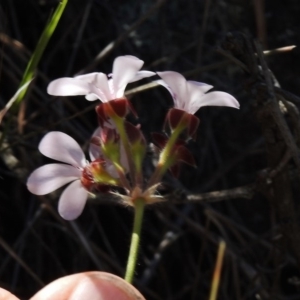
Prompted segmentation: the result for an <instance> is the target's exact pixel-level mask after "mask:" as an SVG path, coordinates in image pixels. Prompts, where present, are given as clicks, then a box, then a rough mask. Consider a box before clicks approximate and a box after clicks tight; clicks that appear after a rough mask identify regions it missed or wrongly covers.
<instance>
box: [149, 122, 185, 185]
mask: <svg viewBox="0 0 300 300" xmlns="http://www.w3.org/2000/svg"><path fill="white" fill-rule="evenodd" d="M184 129H185V127H183V126H178V127H177V128H176V129H175V130H174V131H173V132H172V134H171V136H170V138H169V140H168V142H167V144H166V146H165V147H164V149H163V150H162V152H161V153H160V156H159V161H158V163H157V166H156V169H155V171H154V173H153V174H152V176H151V178H150V179H149V182H148V185H147V187H148V188H149V187H151V186H153V185H154V184H156V183H158V182H159V181H160V179H161V178H162V176H163V175H164V174H165V172H166V171H167V169H168V168H169V166H168V164H167V163H166V162H167V160H168V159H170V154H171V151H172V149H173V147H174V145H175V144H176V141H177V139H178V137H179V136H180V134H181V133H182V132H183V130H184Z"/></svg>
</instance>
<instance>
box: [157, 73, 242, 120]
mask: <svg viewBox="0 0 300 300" xmlns="http://www.w3.org/2000/svg"><path fill="white" fill-rule="evenodd" d="M157 74H158V75H159V76H160V77H161V78H162V80H158V83H159V84H161V85H163V86H164V87H166V88H167V89H168V91H169V92H170V93H171V95H172V97H173V99H174V108H177V109H181V110H184V111H186V112H187V113H189V114H195V113H196V112H197V110H198V109H199V108H200V107H202V106H229V107H233V108H239V107H240V105H239V103H238V101H237V100H236V99H235V98H234V97H233V96H231V95H230V94H227V93H225V92H210V93H208V94H206V92H208V91H209V90H210V89H212V88H213V86H211V85H208V84H206V83H202V82H197V81H187V80H186V79H185V78H184V77H183V76H182V75H181V74H180V73H177V72H173V71H166V72H157Z"/></svg>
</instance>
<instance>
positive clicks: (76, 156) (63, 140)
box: [39, 131, 86, 167]
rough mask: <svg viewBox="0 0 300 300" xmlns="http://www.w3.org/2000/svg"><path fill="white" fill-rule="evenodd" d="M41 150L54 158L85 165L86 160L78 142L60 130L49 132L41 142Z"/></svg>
mask: <svg viewBox="0 0 300 300" xmlns="http://www.w3.org/2000/svg"><path fill="white" fill-rule="evenodd" d="M39 150H40V152H41V153H42V154H43V155H45V156H47V157H49V158H52V159H56V160H58V161H61V162H65V163H69V164H71V165H73V166H76V167H84V166H85V165H86V160H85V156H84V153H83V151H82V149H81V148H80V146H79V145H78V143H77V142H76V141H75V140H74V139H73V138H71V137H70V136H69V135H67V134H65V133H63V132H60V131H51V132H49V133H47V134H46V135H45V136H44V138H43V139H42V140H41V142H40V144H39Z"/></svg>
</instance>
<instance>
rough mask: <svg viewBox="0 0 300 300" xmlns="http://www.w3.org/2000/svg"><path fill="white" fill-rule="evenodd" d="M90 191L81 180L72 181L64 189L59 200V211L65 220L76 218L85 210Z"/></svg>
mask: <svg viewBox="0 0 300 300" xmlns="http://www.w3.org/2000/svg"><path fill="white" fill-rule="evenodd" d="M87 197H88V191H87V190H86V189H85V188H84V187H83V186H82V184H81V182H80V180H76V181H74V182H72V183H71V184H70V185H69V186H67V187H66V189H65V190H64V191H63V193H62V194H61V196H60V198H59V202H58V212H59V214H60V215H61V216H62V218H64V219H65V220H74V219H76V218H77V217H78V216H79V215H80V214H81V213H82V211H83V208H84V206H85V203H86V200H87Z"/></svg>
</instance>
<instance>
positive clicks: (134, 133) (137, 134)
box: [125, 121, 146, 144]
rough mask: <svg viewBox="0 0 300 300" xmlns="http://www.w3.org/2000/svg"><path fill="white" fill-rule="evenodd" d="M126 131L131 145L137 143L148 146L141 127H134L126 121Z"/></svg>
mask: <svg viewBox="0 0 300 300" xmlns="http://www.w3.org/2000/svg"><path fill="white" fill-rule="evenodd" d="M125 130H126V133H127V136H128V139H129V142H130V143H131V144H135V143H137V142H139V143H142V144H146V141H145V138H144V136H143V134H142V132H141V130H140V126H139V125H137V126H134V125H133V124H131V123H129V122H126V121H125Z"/></svg>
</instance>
